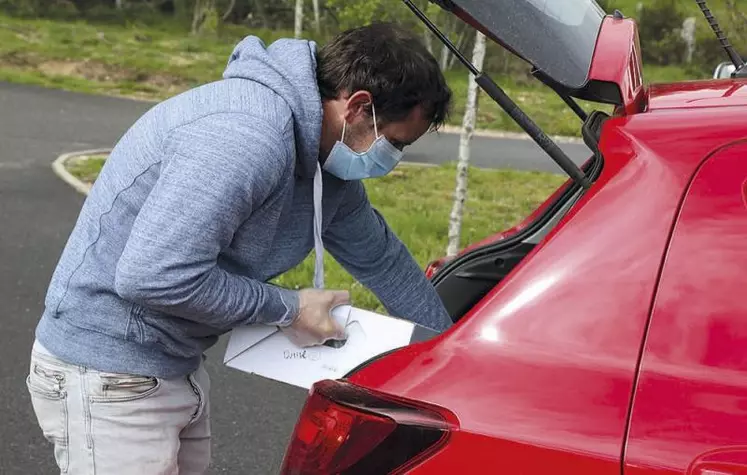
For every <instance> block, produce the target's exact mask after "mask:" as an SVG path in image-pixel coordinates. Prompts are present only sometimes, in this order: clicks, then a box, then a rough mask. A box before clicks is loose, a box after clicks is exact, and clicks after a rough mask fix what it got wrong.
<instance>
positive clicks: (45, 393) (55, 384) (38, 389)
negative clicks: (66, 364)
mask: <svg viewBox="0 0 747 475" xmlns="http://www.w3.org/2000/svg"><path fill="white" fill-rule="evenodd" d="M26 386H27V388H28V391H29V395H30V396H31V405H32V407H33V409H34V413H35V415H36V419H37V422H38V423H39V427H40V428H41V430H42V433H43V434H44V438H45V439H47V440H48V441H49V442H51V443H52V444H54V457H55V460H56V461H57V465H58V467H59V468H60V471H61V472H62V473H66V472H67V470H68V465H69V458H70V454H69V448H68V440H69V439H68V422H69V421H68V411H67V393H66V391H65V389H64V388H65V374H64V373H63V372H61V371H58V370H57V369H55V368H53V367H48V366H45V365H44V364H43V363H41V362H39V361H38V360H32V362H31V371H30V372H29V375H28V376H27V378H26Z"/></svg>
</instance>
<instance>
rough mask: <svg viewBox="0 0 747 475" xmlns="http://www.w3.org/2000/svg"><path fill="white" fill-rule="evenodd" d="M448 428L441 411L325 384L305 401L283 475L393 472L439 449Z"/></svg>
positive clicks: (286, 458)
mask: <svg viewBox="0 0 747 475" xmlns="http://www.w3.org/2000/svg"><path fill="white" fill-rule="evenodd" d="M449 427H450V423H448V422H447V421H446V420H445V418H444V417H443V416H441V415H440V414H439V413H438V412H435V411H431V410H428V409H424V408H422V407H415V406H411V405H407V404H404V403H402V402H401V401H397V400H393V399H389V398H384V397H381V396H379V395H375V394H373V393H370V392H368V391H365V390H363V389H361V388H359V387H357V386H353V385H351V384H348V383H343V382H333V381H323V382H321V383H318V384H317V385H315V386H314V388H313V389H312V392H311V394H310V396H309V398H308V400H307V401H306V405H305V406H304V409H303V412H302V413H301V416H300V418H299V420H298V423H297V424H296V429H295V432H294V433H293V438H292V440H291V443H290V445H289V447H288V451H287V452H286V456H285V460H284V464H283V469H282V472H281V473H282V474H283V475H331V474H353V473H355V474H356V475H367V474H376V475H381V474H386V473H393V472H394V471H396V470H398V469H402V468H403V467H405V466H412V465H413V464H414V463H416V462H418V461H419V460H422V459H423V458H425V457H426V456H428V455H429V454H431V453H433V452H434V451H435V450H437V449H438V448H439V447H440V446H441V445H442V444H443V442H445V440H446V437H447V436H448V433H449Z"/></svg>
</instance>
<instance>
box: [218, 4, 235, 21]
mask: <svg viewBox="0 0 747 475" xmlns="http://www.w3.org/2000/svg"><path fill="white" fill-rule="evenodd" d="M234 8H236V0H231V3H230V4H229V5H228V8H227V9H226V13H224V14H223V18H221V21H224V22H225V21H228V18H229V17H230V16H231V14H232V13H233V9H234Z"/></svg>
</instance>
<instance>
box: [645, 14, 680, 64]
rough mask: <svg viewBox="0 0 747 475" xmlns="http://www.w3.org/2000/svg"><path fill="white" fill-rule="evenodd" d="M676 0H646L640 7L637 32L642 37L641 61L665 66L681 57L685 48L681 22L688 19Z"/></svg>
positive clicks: (678, 60) (676, 62)
mask: <svg viewBox="0 0 747 475" xmlns="http://www.w3.org/2000/svg"><path fill="white" fill-rule="evenodd" d="M680 5H681V2H680V1H678V0H648V1H647V2H645V4H644V5H643V7H642V8H641V10H640V18H639V20H638V27H639V33H640V37H641V38H645V43H644V44H643V46H642V54H643V61H644V62H651V63H653V64H660V65H668V64H678V63H681V62H682V61H683V60H684V54H685V49H686V44H685V40H684V39H682V36H681V31H682V23H683V22H684V21H685V18H687V16H686V14H685V12H684V11H683V10H682V8H681V7H680Z"/></svg>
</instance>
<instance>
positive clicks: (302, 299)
mask: <svg viewBox="0 0 747 475" xmlns="http://www.w3.org/2000/svg"><path fill="white" fill-rule="evenodd" d="M298 301H299V312H298V316H296V318H295V319H294V320H293V322H292V323H291V324H290V325H288V326H284V327H280V329H281V330H282V331H283V333H285V335H286V336H287V337H288V339H290V340H291V341H292V342H293V343H294V344H295V345H297V346H300V347H308V346H315V345H322V344H324V342H326V341H327V340H344V339H345V338H346V335H345V329H344V328H341V327H340V326H339V325H338V324H337V323H336V322H335V321H334V320H333V319H332V316H331V313H330V312H331V310H332V309H333V308H335V307H337V306H339V305H346V304H348V303H350V293H349V292H348V291H347V290H317V289H304V290H301V291H300V292H299V295H298Z"/></svg>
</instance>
